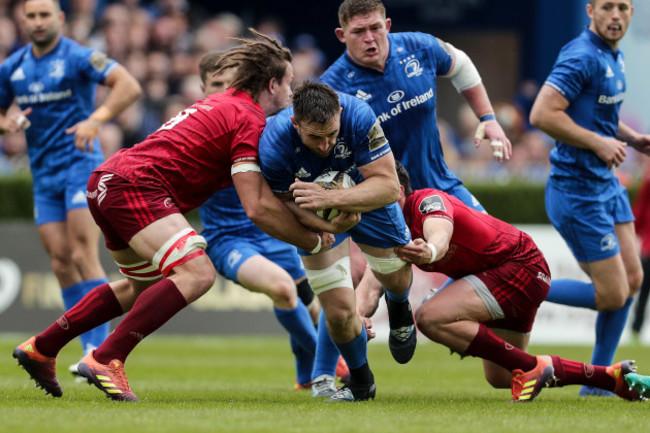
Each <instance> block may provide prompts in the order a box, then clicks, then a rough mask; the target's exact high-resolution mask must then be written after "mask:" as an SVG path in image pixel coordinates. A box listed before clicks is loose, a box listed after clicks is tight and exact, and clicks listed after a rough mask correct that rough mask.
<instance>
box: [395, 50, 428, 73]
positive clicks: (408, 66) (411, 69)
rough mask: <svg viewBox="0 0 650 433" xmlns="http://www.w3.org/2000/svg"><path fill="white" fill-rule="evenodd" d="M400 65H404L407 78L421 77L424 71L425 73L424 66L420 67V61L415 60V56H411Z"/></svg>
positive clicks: (400, 62)
mask: <svg viewBox="0 0 650 433" xmlns="http://www.w3.org/2000/svg"><path fill="white" fill-rule="evenodd" d="M399 64H400V65H404V72H406V76H407V77H409V78H413V77H419V76H420V75H422V71H424V69H423V68H422V66H420V61H419V60H418V59H416V58H415V54H411V55H410V56H408V57H406V58H404V59H402V60H400V61H399Z"/></svg>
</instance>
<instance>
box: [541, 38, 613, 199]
mask: <svg viewBox="0 0 650 433" xmlns="http://www.w3.org/2000/svg"><path fill="white" fill-rule="evenodd" d="M545 84H546V85H548V86H551V87H552V88H554V89H555V90H557V91H558V92H559V93H560V94H561V95H562V96H564V98H566V100H567V101H569V107H568V108H567V110H566V113H567V114H568V115H569V116H570V117H571V119H573V121H574V122H576V123H577V124H578V125H580V126H582V127H583V128H586V129H589V130H591V131H594V132H596V133H598V134H600V135H602V136H607V137H616V133H617V131H618V113H619V109H620V106H621V103H622V101H623V97H624V96H625V62H624V57H623V53H622V52H621V51H620V50H616V51H614V50H613V49H612V48H611V47H610V46H609V45H607V44H606V43H605V42H604V41H603V40H601V39H600V38H599V37H598V36H597V35H596V34H595V33H593V32H592V31H591V30H589V29H585V31H584V32H582V33H581V34H580V35H579V36H578V37H577V38H575V39H573V40H572V41H571V42H569V43H568V44H567V45H565V46H564V47H563V48H562V50H561V51H560V54H559V55H558V58H557V60H556V62H555V65H554V66H553V70H552V71H551V73H550V75H549V76H548V78H547V80H546V83H545ZM556 144H557V146H556V147H555V148H554V149H553V150H552V151H551V155H550V160H551V173H550V175H551V177H552V178H553V179H554V180H555V181H562V182H568V183H569V184H580V185H584V184H585V183H589V184H591V185H593V186H596V187H597V186H598V185H601V186H604V185H605V184H608V183H609V182H610V181H611V180H612V178H613V177H614V173H613V171H612V170H610V169H608V168H607V163H606V162H605V161H603V160H602V159H600V158H598V156H596V154H595V153H594V152H593V151H591V150H588V149H581V148H578V147H575V146H571V145H569V144H566V143H562V142H556Z"/></svg>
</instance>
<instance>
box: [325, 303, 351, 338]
mask: <svg viewBox="0 0 650 433" xmlns="http://www.w3.org/2000/svg"><path fill="white" fill-rule="evenodd" d="M356 316H357V315H356V313H355V311H354V310H352V309H344V308H339V309H336V310H334V311H329V312H328V313H327V326H328V327H329V328H330V329H332V330H333V332H334V333H337V332H339V331H343V330H345V329H349V327H350V326H351V324H352V322H353V321H354V320H355V318H356Z"/></svg>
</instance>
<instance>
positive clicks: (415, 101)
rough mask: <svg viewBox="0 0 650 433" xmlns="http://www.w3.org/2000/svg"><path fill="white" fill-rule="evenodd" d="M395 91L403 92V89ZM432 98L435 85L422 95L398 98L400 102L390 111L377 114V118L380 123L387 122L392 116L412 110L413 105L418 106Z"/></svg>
mask: <svg viewBox="0 0 650 433" xmlns="http://www.w3.org/2000/svg"><path fill="white" fill-rule="evenodd" d="M395 92H401V90H396V91H395ZM395 92H393V93H395ZM393 93H391V94H390V95H388V98H390V97H391V95H392V94H393ZM388 98H387V99H388ZM430 99H433V87H430V88H429V90H427V91H426V92H425V93H422V94H421V95H417V96H416V97H414V98H411V99H406V100H404V99H398V100H397V101H395V102H398V103H397V104H395V105H394V106H393V107H392V108H391V109H390V110H389V111H384V112H383V113H381V114H379V115H378V116H377V119H379V122H380V123H383V122H386V121H388V120H390V119H391V118H392V117H394V116H398V115H400V114H402V113H404V112H406V111H408V110H410V109H411V108H413V107H417V106H418V105H420V104H424V103H425V102H427V101H428V100H430ZM389 102H390V101H389Z"/></svg>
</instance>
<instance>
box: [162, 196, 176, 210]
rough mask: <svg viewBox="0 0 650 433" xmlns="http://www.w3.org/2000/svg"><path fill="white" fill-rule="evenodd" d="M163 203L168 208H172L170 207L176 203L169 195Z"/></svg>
mask: <svg viewBox="0 0 650 433" xmlns="http://www.w3.org/2000/svg"><path fill="white" fill-rule="evenodd" d="M163 205H164V206H165V207H166V208H170V207H172V206H173V205H174V202H173V201H172V199H171V197H167V198H165V200H163Z"/></svg>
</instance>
